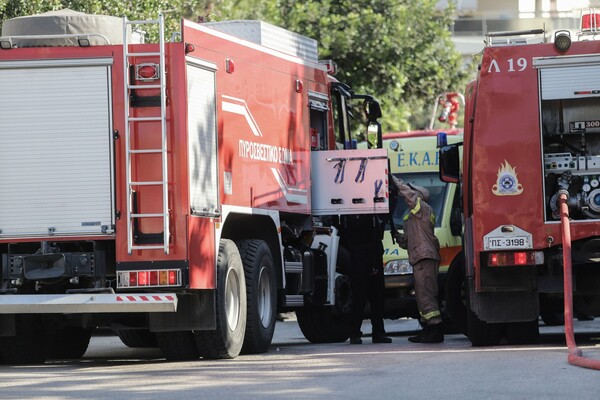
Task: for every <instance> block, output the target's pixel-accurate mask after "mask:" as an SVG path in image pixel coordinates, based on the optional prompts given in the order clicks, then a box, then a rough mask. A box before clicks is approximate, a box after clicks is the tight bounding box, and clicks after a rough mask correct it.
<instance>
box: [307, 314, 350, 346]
mask: <svg viewBox="0 0 600 400" xmlns="http://www.w3.org/2000/svg"><path fill="white" fill-rule="evenodd" d="M296 317H297V319H298V326H300V330H301V331H302V334H303V335H304V337H305V338H306V339H307V340H308V341H309V342H311V343H341V342H345V341H346V340H347V339H348V337H349V334H348V331H349V327H348V319H347V317H346V316H344V315H343V314H336V313H333V312H332V309H331V308H329V307H325V306H304V307H303V308H300V309H297V310H296Z"/></svg>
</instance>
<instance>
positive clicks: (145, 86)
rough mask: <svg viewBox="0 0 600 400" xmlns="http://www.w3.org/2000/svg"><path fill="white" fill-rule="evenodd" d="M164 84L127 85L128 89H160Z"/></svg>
mask: <svg viewBox="0 0 600 400" xmlns="http://www.w3.org/2000/svg"><path fill="white" fill-rule="evenodd" d="M163 86H164V85H127V88H129V89H162V87H163Z"/></svg>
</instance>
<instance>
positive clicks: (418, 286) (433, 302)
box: [413, 258, 442, 325]
mask: <svg viewBox="0 0 600 400" xmlns="http://www.w3.org/2000/svg"><path fill="white" fill-rule="evenodd" d="M439 265H440V263H439V261H437V260H433V259H429V258H426V259H423V260H421V261H419V262H417V263H416V265H414V266H413V274H414V278H415V296H416V298H417V307H418V308H419V314H420V315H421V323H422V324H424V325H434V324H439V323H440V322H442V316H441V313H440V307H439V304H438V299H437V297H438V272H439Z"/></svg>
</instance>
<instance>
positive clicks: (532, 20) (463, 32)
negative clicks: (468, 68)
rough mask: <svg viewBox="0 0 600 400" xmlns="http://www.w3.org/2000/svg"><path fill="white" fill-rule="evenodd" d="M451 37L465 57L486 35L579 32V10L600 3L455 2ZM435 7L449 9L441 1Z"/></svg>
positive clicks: (570, 0) (583, 0) (569, 0)
mask: <svg viewBox="0 0 600 400" xmlns="http://www.w3.org/2000/svg"><path fill="white" fill-rule="evenodd" d="M455 3H456V17H455V20H454V26H453V27H452V36H453V40H454V43H455V44H456V47H457V49H458V50H459V51H460V52H461V53H462V54H463V55H465V56H466V57H468V56H470V55H472V54H475V53H478V52H480V51H481V50H482V49H483V47H484V39H485V34H486V33H488V32H503V31H523V30H531V29H542V28H543V29H545V30H546V31H547V32H548V33H549V35H551V33H552V32H553V31H556V30H559V29H568V30H571V31H573V32H576V31H578V30H579V19H580V16H581V10H582V9H587V8H589V7H594V6H595V7H600V0H592V1H590V0H501V1H499V0H456V1H455ZM437 6H438V8H440V9H442V8H445V7H447V6H448V0H440V1H438V3H437Z"/></svg>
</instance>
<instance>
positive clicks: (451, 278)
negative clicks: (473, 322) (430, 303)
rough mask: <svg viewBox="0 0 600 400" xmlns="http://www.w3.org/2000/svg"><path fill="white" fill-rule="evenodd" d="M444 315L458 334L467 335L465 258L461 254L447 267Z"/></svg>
mask: <svg viewBox="0 0 600 400" xmlns="http://www.w3.org/2000/svg"><path fill="white" fill-rule="evenodd" d="M444 289H445V290H444V291H445V294H446V295H445V297H446V299H445V300H446V314H447V315H448V318H449V319H450V323H451V324H452V326H453V327H454V328H456V329H457V330H458V331H459V332H461V333H462V334H464V335H465V336H466V335H467V306H466V298H465V293H466V288H465V256H464V255H463V253H462V252H460V253H458V255H457V256H456V257H455V258H454V259H453V260H452V262H451V263H450V266H449V267H448V273H447V274H446V282H445V288H444Z"/></svg>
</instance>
